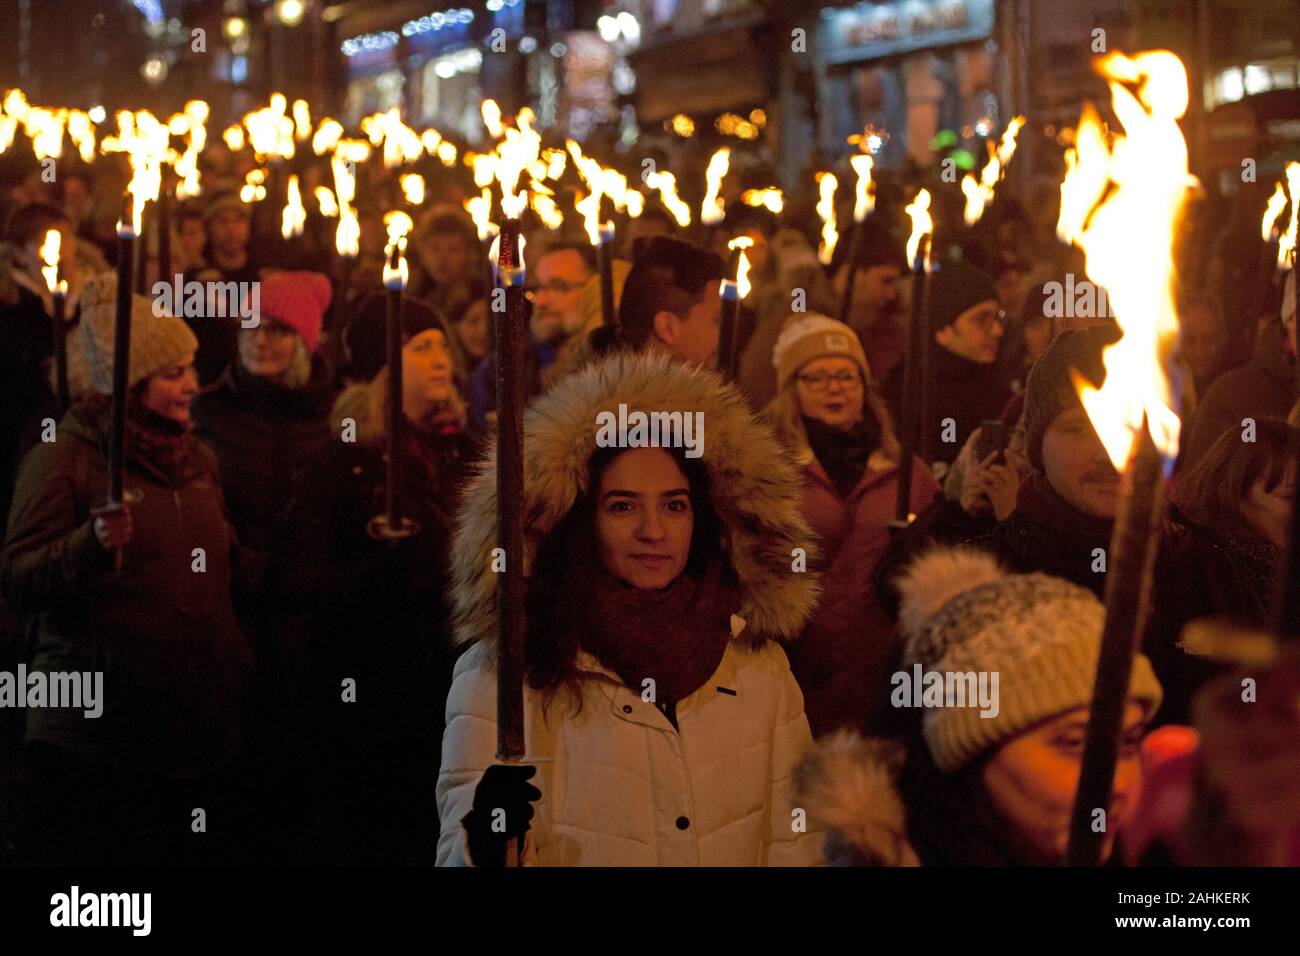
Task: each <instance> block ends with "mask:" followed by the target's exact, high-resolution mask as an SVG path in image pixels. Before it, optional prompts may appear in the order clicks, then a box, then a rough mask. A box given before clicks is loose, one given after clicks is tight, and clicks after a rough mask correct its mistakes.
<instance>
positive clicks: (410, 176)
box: [398, 173, 424, 206]
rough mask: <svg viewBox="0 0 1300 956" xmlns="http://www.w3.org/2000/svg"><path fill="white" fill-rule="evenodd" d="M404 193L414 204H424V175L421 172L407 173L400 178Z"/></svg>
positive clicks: (407, 199)
mask: <svg viewBox="0 0 1300 956" xmlns="http://www.w3.org/2000/svg"><path fill="white" fill-rule="evenodd" d="M398 182H399V183H400V184H401V186H402V194H403V195H404V196H405V197H406V201H407V202H409V203H410V204H411V205H412V206H420V205H423V204H424V177H423V176H421V175H420V174H419V173H406V174H404V175H403V176H401V177H400V178H399V179H398Z"/></svg>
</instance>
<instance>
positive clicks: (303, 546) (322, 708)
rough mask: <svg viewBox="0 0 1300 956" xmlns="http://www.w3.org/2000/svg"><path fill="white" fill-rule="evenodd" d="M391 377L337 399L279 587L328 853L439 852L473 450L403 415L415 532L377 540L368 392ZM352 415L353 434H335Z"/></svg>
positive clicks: (308, 771)
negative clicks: (460, 522)
mask: <svg viewBox="0 0 1300 956" xmlns="http://www.w3.org/2000/svg"><path fill="white" fill-rule="evenodd" d="M384 381H385V380H384V378H383V376H382V375H381V376H380V377H379V378H377V379H376V380H375V381H374V382H372V383H370V384H368V385H357V386H353V387H352V388H350V389H348V390H347V391H345V392H344V393H343V394H342V395H341V396H339V399H338V401H337V402H336V403H335V406H334V410H333V412H332V415H331V418H332V420H333V422H334V424H333V425H332V426H331V431H332V434H333V436H335V437H334V438H333V439H332V440H331V441H330V442H329V443H328V444H327V445H326V446H325V448H324V449H323V450H322V452H321V454H320V455H319V456H318V458H317V459H316V460H315V461H314V462H312V463H311V464H310V465H309V466H308V468H307V469H306V471H305V472H304V473H303V476H302V480H301V482H300V484H299V487H298V490H297V493H296V494H295V497H294V501H293V502H292V503H291V505H290V508H289V517H288V521H287V524H286V530H285V534H284V537H283V540H282V542H281V545H280V547H279V548H278V549H277V551H276V553H275V558H274V561H273V565H274V569H275V570H274V576H273V578H272V580H271V589H272V590H273V591H274V592H275V593H276V594H277V595H279V596H280V597H281V598H282V600H283V601H284V603H285V605H286V608H287V609H288V610H289V611H290V613H292V614H294V615H295V619H294V620H293V621H292V622H291V623H290V624H287V625H285V626H283V627H282V628H281V629H280V632H279V633H278V635H277V645H278V646H280V647H281V648H282V649H284V650H285V651H286V653H287V654H288V656H289V657H290V658H291V659H296V660H297V663H296V665H294V669H295V673H296V677H295V680H294V685H295V690H294V695H295V697H294V699H295V704H294V710H295V716H296V729H295V730H294V741H295V742H294V743H293V744H292V747H293V748H294V750H295V751H296V753H297V755H298V758H299V760H300V762H299V763H298V764H296V765H295V766H297V767H300V768H301V773H300V776H301V780H300V781H299V782H300V783H301V784H303V785H304V786H305V787H306V788H307V791H308V792H307V797H306V799H309V800H311V801H313V806H314V807H315V808H316V812H317V813H319V814H320V815H321V816H322V817H323V818H324V819H325V820H326V821H327V822H326V826H327V827H329V828H330V829H331V831H332V833H331V839H330V841H329V844H328V845H322V846H319V847H317V848H316V849H317V850H319V852H321V853H324V854H325V858H326V859H327V860H328V861H331V862H342V863H359V862H369V863H381V862H388V863H416V862H431V861H432V859H433V852H434V843H435V840H436V837H437V823H438V821H437V816H436V814H434V813H432V812H431V803H430V799H431V795H432V793H433V787H434V782H435V778H436V775H437V771H438V762H439V746H440V743H441V738H442V720H443V706H444V704H445V701H446V698H447V690H448V688H449V687H450V684H451V674H452V667H453V665H454V663H455V653H453V651H452V645H451V637H450V624H449V614H450V611H449V606H448V599H447V597H446V588H447V576H448V569H447V562H448V551H449V536H450V530H449V529H450V522H451V515H452V513H453V511H454V508H455V504H456V500H457V496H458V493H459V489H460V485H461V483H462V479H463V475H464V472H465V470H466V466H467V465H468V464H469V461H468V458H469V450H470V447H471V446H470V444H469V442H468V439H467V438H466V437H465V436H464V434H463V433H453V434H447V435H437V436H428V435H426V436H419V435H418V434H417V433H416V432H415V430H414V428H413V427H412V426H410V425H409V423H408V426H407V428H406V432H405V433H406V436H407V438H408V441H407V442H406V444H405V455H404V470H403V473H402V484H401V488H402V501H403V511H404V513H405V514H406V515H407V516H409V517H411V518H413V519H414V520H415V521H416V523H417V524H418V525H419V532H418V533H417V534H415V535H413V536H412V537H409V538H405V539H401V540H398V541H393V542H388V541H379V540H376V539H374V538H372V537H371V536H370V535H369V534H368V533H367V526H368V525H369V523H370V520H371V519H372V518H374V517H375V516H376V515H379V514H381V513H382V512H383V510H384V485H385V455H384V430H383V422H382V421H381V420H380V418H377V417H376V416H375V415H374V414H372V409H373V408H375V407H376V402H375V401H373V400H372V399H374V398H375V394H374V390H376V389H378V390H380V394H382V390H383V387H384ZM348 418H350V419H352V420H353V421H354V422H355V426H356V435H355V437H356V440H355V441H353V442H345V441H341V440H339V439H338V437H337V436H340V435H342V434H343V427H344V422H343V420H344V419H348ZM345 681H352V682H354V684H352V685H351V686H352V688H353V690H354V693H353V695H352V696H353V697H354V702H345V699H344V692H345V690H346V688H345V686H344V682H345Z"/></svg>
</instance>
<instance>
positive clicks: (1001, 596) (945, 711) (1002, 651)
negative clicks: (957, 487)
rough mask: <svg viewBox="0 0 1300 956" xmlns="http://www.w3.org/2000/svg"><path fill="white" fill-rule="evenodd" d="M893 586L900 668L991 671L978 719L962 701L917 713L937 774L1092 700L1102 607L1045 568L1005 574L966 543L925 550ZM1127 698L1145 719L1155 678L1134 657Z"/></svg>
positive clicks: (1152, 705) (1154, 696)
mask: <svg viewBox="0 0 1300 956" xmlns="http://www.w3.org/2000/svg"><path fill="white" fill-rule="evenodd" d="M898 588H899V592H900V593H901V594H902V605H901V610H900V614H899V624H900V626H901V628H902V630H903V634H904V640H905V643H904V650H903V661H904V665H905V666H906V667H907V668H909V669H910V668H913V667H914V665H917V664H919V665H921V668H922V670H923V671H938V672H941V673H942V674H949V673H971V672H973V673H975V674H980V673H984V674H989V675H991V674H993V673H996V674H997V675H998V680H997V685H996V686H997V689H998V694H997V696H998V701H997V708H996V714H995V715H992V716H981V708H980V706H978V705H977V704H975V703H974V702H971V701H967V702H966V705H965V706H943V707H929V708H927V709H926V711H925V714H924V716H923V717H922V720H921V729H922V733H923V735H924V737H925V742H926V745H927V747H928V748H929V750H930V755H931V757H933V758H934V762H935V766H937V767H938V768H939V769H940V770H941V771H943V772H944V773H953V772H955V771H957V770H960V769H961V768H962V767H964V766H965V765H967V764H968V763H970V761H972V760H974V759H975V758H976V757H978V756H979V755H980V754H982V753H984V752H985V751H987V750H989V749H991V748H993V747H995V746H997V745H998V744H1000V743H1002V742H1003V741H1005V740H1008V739H1010V738H1012V737H1015V736H1016V735H1018V734H1019V733H1020V732H1021V731H1023V730H1026V729H1028V728H1029V727H1032V726H1033V725H1034V724H1036V723H1039V722H1040V721H1043V720H1047V719H1049V718H1051V717H1054V716H1056V715H1058V714H1063V713H1066V712H1067V711H1070V710H1074V709H1076V708H1079V707H1087V706H1089V705H1090V704H1091V703H1092V688H1093V682H1094V681H1095V679H1096V676H1097V659H1098V657H1099V656H1100V653H1101V631H1102V625H1103V623H1104V621H1105V617H1106V610H1105V608H1104V607H1103V606H1102V603H1101V602H1100V601H1098V600H1097V598H1096V596H1095V595H1094V594H1093V593H1092V592H1091V591H1088V590H1086V589H1084V588H1081V587H1079V586H1078V585H1077V584H1071V583H1070V582H1069V581H1064V580H1061V579H1060V578H1054V577H1051V576H1050V575H1046V574H1007V573H1006V572H1005V571H1003V570H1002V569H1001V568H1000V567H999V566H998V563H997V561H996V560H995V559H994V558H993V556H992V555H989V554H987V553H985V552H982V551H977V550H974V549H972V548H954V549H947V548H940V549H936V550H933V551H930V552H929V553H927V554H925V555H924V556H922V557H921V558H919V559H917V560H916V561H915V562H913V563H912V565H911V566H910V567H909V568H908V569H907V571H906V572H905V573H904V575H903V577H902V578H901V579H900V580H899V584H898ZM988 684H989V685H992V680H991V679H990V680H989V681H988ZM1128 694H1129V697H1130V698H1131V699H1134V700H1137V701H1139V702H1140V703H1141V704H1142V705H1143V707H1144V708H1145V711H1146V716H1147V717H1150V716H1151V715H1152V714H1153V713H1155V711H1156V709H1157V708H1158V707H1159V706H1160V699H1161V696H1162V693H1161V689H1160V683H1159V681H1157V680H1156V676H1155V672H1154V671H1153V670H1152V669H1151V663H1150V662H1149V661H1148V660H1147V659H1146V657H1145V656H1143V655H1142V654H1138V655H1137V656H1136V657H1135V658H1134V659H1133V672H1132V676H1131V677H1130V679H1129V691H1128ZM949 703H951V702H949ZM991 709H992V708H990V710H991Z"/></svg>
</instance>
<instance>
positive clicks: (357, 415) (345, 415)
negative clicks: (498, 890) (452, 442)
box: [329, 368, 465, 447]
mask: <svg viewBox="0 0 1300 956" xmlns="http://www.w3.org/2000/svg"><path fill="white" fill-rule="evenodd" d="M387 383H388V371H387V369H386V368H383V369H380V370H379V374H378V375H376V376H375V377H374V378H373V379H372V380H371V381H369V382H360V383H358V384H355V385H349V386H348V387H347V388H345V389H343V391H342V392H340V393H339V396H338V397H337V398H336V399H334V405H333V407H332V408H331V409H330V414H329V421H330V426H331V427H332V428H333V430H334V434H336V435H338V434H341V433H342V430H343V426H344V425H345V424H346V423H347V421H348V420H349V419H351V421H352V423H353V425H354V427H355V428H356V441H357V444H359V445H365V446H370V447H379V446H382V445H383V444H384V439H385V436H386V433H385V431H384V429H385V427H386V424H387V423H386V417H387V416H386V411H385V408H386V405H385V402H386V400H387V395H386V389H387ZM446 424H448V425H450V426H451V427H453V430H455V431H463V430H464V427H465V407H464V402H463V400H462V399H461V398H460V394H459V392H457V393H456V396H455V398H454V400H453V401H452V402H451V403H450V404H449V405H448V406H447V422H446Z"/></svg>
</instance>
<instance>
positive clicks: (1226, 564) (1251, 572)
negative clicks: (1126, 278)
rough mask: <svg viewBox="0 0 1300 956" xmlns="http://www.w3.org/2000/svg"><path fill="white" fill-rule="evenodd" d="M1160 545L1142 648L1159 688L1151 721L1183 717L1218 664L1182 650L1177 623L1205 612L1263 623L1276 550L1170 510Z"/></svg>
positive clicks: (1219, 669)
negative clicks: (1161, 698) (1168, 530)
mask: <svg viewBox="0 0 1300 956" xmlns="http://www.w3.org/2000/svg"><path fill="white" fill-rule="evenodd" d="M1171 517H1172V518H1173V519H1174V530H1173V531H1172V533H1170V534H1169V535H1168V537H1167V538H1166V540H1165V543H1164V545H1163V546H1162V548H1161V551H1160V556H1159V559H1158V563H1157V564H1156V573H1155V593H1154V594H1153V596H1152V612H1151V626H1150V629H1149V630H1148V633H1147V638H1146V645H1145V653H1146V655H1147V657H1149V658H1150V659H1151V665H1152V667H1154V668H1155V671H1156V676H1157V677H1159V678H1160V683H1161V685H1162V686H1163V687H1164V689H1165V698H1164V702H1163V703H1162V704H1161V706H1160V710H1159V712H1158V713H1157V714H1156V716H1155V719H1154V723H1155V724H1156V725H1159V724H1166V723H1174V724H1190V723H1191V712H1190V708H1191V701H1192V697H1193V696H1194V695H1195V694H1196V692H1197V691H1198V690H1199V689H1200V688H1201V686H1202V685H1204V684H1205V683H1206V682H1207V681H1209V680H1210V679H1211V678H1213V677H1215V676H1217V675H1218V674H1221V673H1223V672H1224V670H1225V668H1224V667H1223V666H1222V665H1219V664H1216V663H1214V662H1213V661H1210V660H1208V659H1206V658H1205V657H1204V656H1199V657H1198V656H1197V655H1196V654H1193V653H1191V652H1190V651H1188V650H1187V649H1185V648H1184V646H1183V643H1182V637H1183V628H1184V626H1185V625H1186V624H1187V623H1188V622H1189V621H1194V620H1196V619H1198V618H1206V617H1221V618H1227V619H1229V620H1230V621H1232V622H1233V623H1235V624H1238V625H1240V626H1242V627H1251V628H1265V627H1267V626H1268V624H1269V618H1270V613H1271V609H1272V606H1273V602H1274V600H1275V599H1276V593H1275V592H1276V588H1277V579H1278V574H1279V573H1280V571H1281V566H1282V559H1283V555H1282V549H1281V548H1278V547H1277V546H1276V545H1273V544H1271V543H1269V542H1267V541H1264V540H1263V539H1260V538H1257V537H1254V536H1246V535H1244V534H1242V535H1231V534H1226V533H1224V532H1222V531H1217V530H1214V529H1212V528H1207V527H1204V526H1202V525H1198V524H1195V523H1193V522H1192V521H1190V520H1189V519H1187V518H1186V517H1185V516H1184V515H1182V514H1181V513H1180V512H1178V510H1177V509H1172V514H1171Z"/></svg>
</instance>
